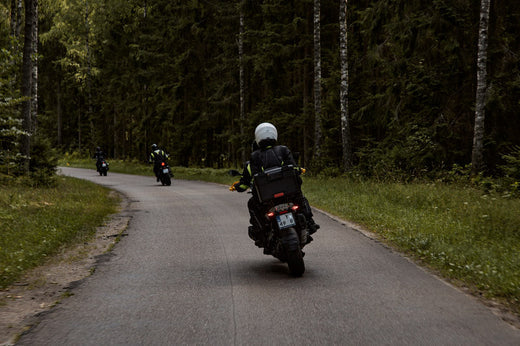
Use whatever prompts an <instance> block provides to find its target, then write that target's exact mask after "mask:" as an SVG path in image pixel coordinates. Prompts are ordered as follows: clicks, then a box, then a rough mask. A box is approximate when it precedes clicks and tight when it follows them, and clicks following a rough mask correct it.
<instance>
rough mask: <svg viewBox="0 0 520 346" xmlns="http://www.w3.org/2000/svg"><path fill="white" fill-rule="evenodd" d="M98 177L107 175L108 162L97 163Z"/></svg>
mask: <svg viewBox="0 0 520 346" xmlns="http://www.w3.org/2000/svg"><path fill="white" fill-rule="evenodd" d="M97 171H98V172H99V175H104V176H105V177H106V176H107V174H108V162H107V161H106V160H104V159H103V160H100V162H99V163H98V170H97Z"/></svg>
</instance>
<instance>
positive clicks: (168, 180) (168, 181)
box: [161, 175, 172, 186]
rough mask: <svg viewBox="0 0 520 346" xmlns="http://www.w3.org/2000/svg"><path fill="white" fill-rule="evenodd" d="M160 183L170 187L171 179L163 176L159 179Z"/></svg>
mask: <svg viewBox="0 0 520 346" xmlns="http://www.w3.org/2000/svg"><path fill="white" fill-rule="evenodd" d="M161 183H162V184H163V185H166V186H170V185H171V184H172V179H171V178H170V176H169V175H163V176H162V178H161Z"/></svg>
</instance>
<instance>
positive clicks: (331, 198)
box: [304, 178, 520, 313]
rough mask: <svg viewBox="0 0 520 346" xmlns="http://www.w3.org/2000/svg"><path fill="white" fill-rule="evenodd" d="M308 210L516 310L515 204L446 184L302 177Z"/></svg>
mask: <svg viewBox="0 0 520 346" xmlns="http://www.w3.org/2000/svg"><path fill="white" fill-rule="evenodd" d="M304 191H305V194H306V196H307V198H308V199H309V200H310V201H311V204H312V205H314V206H316V207H318V208H321V209H323V210H326V211H328V212H330V213H331V214H334V215H337V216H339V217H341V218H344V219H346V220H350V221H352V222H355V223H358V224H361V225H362V226H364V227H366V228H368V229H370V230H372V231H374V232H376V233H378V234H380V235H381V236H382V237H383V238H384V239H386V240H387V241H389V242H390V243H391V244H392V245H394V246H396V247H397V248H398V249H399V250H401V251H403V252H405V253H407V254H409V255H411V256H412V257H414V258H415V259H419V260H421V261H422V262H423V263H426V264H427V265H429V266H430V267H432V268H434V269H436V270H438V271H439V272H440V273H441V274H442V275H443V276H445V277H447V278H450V279H453V280H456V281H457V282H458V283H459V284H462V285H465V286H467V287H469V288H470V289H472V290H473V291H478V292H479V293H482V294H484V295H485V296H486V297H487V298H496V299H499V300H501V301H502V302H507V303H508V304H509V305H510V306H511V307H512V308H513V310H515V311H516V312H517V313H519V312H520V257H519V256H518V254H519V253H520V229H519V228H520V213H519V212H518V211H519V210H520V200H519V199H511V198H509V197H503V196H501V195H499V194H483V192H482V191H480V190H475V189H473V188H470V187H464V186H457V185H446V184H433V183H431V184H426V183H424V184H395V183H392V184H389V183H377V182H373V181H354V180H349V179H341V178H327V179H318V178H306V183H305V184H304Z"/></svg>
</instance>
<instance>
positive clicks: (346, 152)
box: [339, 0, 352, 171]
mask: <svg viewBox="0 0 520 346" xmlns="http://www.w3.org/2000/svg"><path fill="white" fill-rule="evenodd" d="M347 9H348V6H347V0H339V28H340V29H339V42H340V43H339V45H340V60H341V62H340V63H341V86H340V97H339V99H340V103H341V105H340V108H341V139H342V154H343V170H344V171H348V170H349V169H350V168H351V166H352V157H351V155H352V154H351V144H350V143H351V138H350V125H349V113H348V86H349V80H348V39H347V33H348V26H347Z"/></svg>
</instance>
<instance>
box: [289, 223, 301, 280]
mask: <svg viewBox="0 0 520 346" xmlns="http://www.w3.org/2000/svg"><path fill="white" fill-rule="evenodd" d="M284 247H285V251H286V253H287V265H288V266H289V272H290V273H291V275H293V276H297V277H299V276H302V275H303V273H304V272H305V263H304V262H303V253H302V249H301V247H300V240H299V238H298V234H297V233H296V230H295V229H294V228H290V229H289V230H288V231H287V234H286V236H285V237H284Z"/></svg>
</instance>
